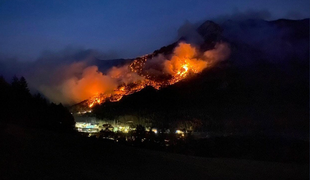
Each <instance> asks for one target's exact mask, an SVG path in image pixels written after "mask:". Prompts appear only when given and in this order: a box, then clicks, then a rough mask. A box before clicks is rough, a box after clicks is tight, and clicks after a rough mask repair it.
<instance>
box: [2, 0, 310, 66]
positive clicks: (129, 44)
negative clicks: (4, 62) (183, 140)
mask: <svg viewBox="0 0 310 180" xmlns="http://www.w3.org/2000/svg"><path fill="white" fill-rule="evenodd" d="M309 7H310V1H309V0H303V1H302V0H295V1H288V0H287V1H278V0H259V1H255V2H253V1H247V0H235V1H224V0H216V1H215V0H214V1H213V0H212V1H205V0H197V1H194V2H190V1H179V0H170V1H142V0H141V1H138V0H137V1H99V0H92V1H82V0H67V1H63V0H59V1H58V0H55V1H30V0H27V1H26V0H24V1H22V0H21V1H16V0H1V1H0V24H1V25H0V56H2V57H8V58H17V59H19V60H22V61H29V60H35V59H36V58H37V57H38V56H40V53H42V51H46V50H49V51H59V50H62V49H64V48H66V47H79V48H85V49H95V50H98V51H100V52H104V53H106V54H110V56H109V57H111V58H131V57H136V56H139V55H144V54H146V53H149V52H152V51H153V50H155V49H157V48H159V47H161V46H163V45H167V44H168V43H171V42H173V41H174V40H175V39H176V38H177V31H178V28H179V27H180V26H181V25H182V24H184V22H185V21H186V20H188V21H190V22H193V23H195V22H199V21H202V20H207V19H214V18H218V17H219V16H224V15H226V16H233V15H235V14H238V13H239V14H242V13H243V14H246V13H250V12H256V13H257V14H258V16H259V15H262V16H263V17H262V18H265V19H278V18H290V19H302V18H308V17H309V16H310V11H309ZM252 14H253V13H252ZM254 14H255V13H254Z"/></svg>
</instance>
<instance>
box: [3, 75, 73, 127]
mask: <svg viewBox="0 0 310 180" xmlns="http://www.w3.org/2000/svg"><path fill="white" fill-rule="evenodd" d="M0 109H1V110H0V121H1V124H2V125H5V124H7V123H12V124H17V125H19V126H24V127H33V128H44V129H50V130H56V131H69V130H72V129H73V127H74V124H75V121H74V118H73V116H72V115H71V113H70V112H69V111H68V110H67V108H65V107H64V106H63V105H62V104H58V105H56V104H54V103H50V102H48V101H47V100H46V99H45V98H44V97H42V95H41V94H39V93H37V94H34V95H32V94H31V93H30V91H29V89H28V85H27V81H26V79H25V78H24V77H21V78H18V77H16V76H15V77H13V80H12V83H8V82H7V81H6V80H5V79H4V78H3V77H2V76H0Z"/></svg>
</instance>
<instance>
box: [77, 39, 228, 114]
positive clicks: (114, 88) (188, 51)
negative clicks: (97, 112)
mask: <svg viewBox="0 0 310 180" xmlns="http://www.w3.org/2000/svg"><path fill="white" fill-rule="evenodd" d="M229 53H230V50H229V48H228V45H227V44H225V43H219V44H216V46H215V48H214V49H212V50H209V51H205V52H200V51H199V49H198V48H196V47H194V46H193V45H191V44H187V43H182V42H181V43H179V44H178V46H177V47H176V48H175V49H174V51H173V53H172V54H171V55H170V57H169V56H164V55H161V54H159V55H158V56H156V57H152V55H146V56H143V57H139V58H137V59H135V60H134V61H132V62H131V63H130V64H129V65H125V66H122V67H113V68H111V69H110V70H109V71H108V73H107V74H106V75H103V74H102V73H100V72H97V73H98V75H100V76H104V77H105V78H106V79H107V80H108V81H109V82H108V83H105V82H100V81H94V82H92V85H91V86H85V87H84V88H85V90H84V91H87V92H89V93H90V95H91V96H90V98H89V99H88V101H87V104H88V106H89V107H90V108H91V107H92V106H94V104H101V103H104V102H105V101H111V102H116V101H119V100H120V99H122V97H123V96H125V95H129V94H132V93H135V92H138V91H140V90H142V89H143V88H145V87H146V86H152V87H154V88H155V89H160V88H162V87H165V86H168V85H172V84H175V83H177V82H179V81H181V80H182V79H185V78H187V77H188V76H190V75H191V74H196V73H200V72H201V71H202V70H204V69H205V68H209V67H212V65H214V64H215V63H216V62H218V61H221V60H224V59H226V58H227V56H228V55H229ZM85 76H88V74H85ZM81 80H83V78H81ZM111 82H112V83H111ZM101 83H102V84H101ZM107 84H111V86H110V87H108V88H106V89H102V91H100V92H99V91H98V88H96V87H100V86H104V85H107ZM92 89H94V91H92ZM99 89H100V88H99Z"/></svg>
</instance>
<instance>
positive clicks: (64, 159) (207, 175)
mask: <svg viewBox="0 0 310 180" xmlns="http://www.w3.org/2000/svg"><path fill="white" fill-rule="evenodd" d="M0 143H1V152H0V158H1V160H0V167H1V172H0V179H107V178H110V179H308V177H309V167H308V164H296V163H274V162H262V161H251V160H240V159H229V158H202V157H193V156H186V155H178V154H170V153H166V152H158V151H151V150H146V149H139V148H134V147H129V146H123V145H119V144H116V143H114V142H111V141H99V140H97V139H91V138H85V137H81V136H79V135H78V134H76V135H75V134H60V133H54V132H45V131H43V130H42V131H41V130H35V129H25V128H20V127H17V126H13V125H8V126H6V127H4V128H3V129H2V130H1V137H0Z"/></svg>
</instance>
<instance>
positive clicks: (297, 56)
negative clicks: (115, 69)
mask: <svg viewBox="0 0 310 180" xmlns="http://www.w3.org/2000/svg"><path fill="white" fill-rule="evenodd" d="M197 32H198V33H199V34H200V35H201V36H202V37H203V39H204V42H203V43H202V44H200V48H201V49H204V50H205V49H212V48H213V47H214V45H215V43H216V42H219V41H226V42H229V44H230V46H231V51H232V54H231V56H230V58H229V59H228V60H227V61H225V62H222V63H220V64H218V65H217V66H216V67H214V68H212V69H207V70H205V71H203V72H202V73H201V74H198V75H194V76H192V77H190V78H188V79H185V80H183V81H181V82H179V83H177V84H175V85H172V86H168V87H166V88H163V89H161V90H158V91H157V90H154V89H153V88H151V87H150V88H145V89H144V90H142V91H140V92H137V93H135V94H132V95H129V96H125V97H123V99H122V100H121V101H119V102H106V103H104V104H101V105H99V106H96V107H95V108H94V113H95V114H96V116H97V117H99V118H103V117H106V118H114V117H117V116H120V115H126V114H132V115H137V116H142V117H148V118H151V119H153V120H154V121H160V122H162V123H164V124H167V126H169V124H171V123H173V122H175V121H178V120H180V119H194V118H198V119H201V120H203V121H204V123H205V125H206V128H207V129H208V130H210V131H215V130H219V131H227V132H239V133H265V134H274V135H275V134H277V135H279V134H281V135H283V136H293V137H307V133H308V127H309V126H308V125H309V123H308V114H309V113H308V97H309V95H308V92H309V87H308V82H309V76H308V74H309V68H308V63H309V62H308V60H309V59H308V58H309V33H308V32H309V19H304V20H285V19H280V20H276V21H264V20H253V19H252V20H246V21H231V20H230V21H226V22H224V23H222V24H221V25H218V24H216V23H214V22H212V21H206V22H205V23H203V24H202V25H201V26H200V27H199V28H198V29H197ZM179 41H186V37H182V38H181V39H180V40H179ZM177 43H178V42H176V43H173V44H170V45H168V46H165V47H162V48H160V49H159V50H156V51H154V52H153V53H152V54H151V55H150V56H156V55H157V54H169V53H171V52H172V51H173V49H174V48H175V47H176V45H177ZM125 61H126V60H120V62H122V63H123V62H125ZM127 61H129V60H127Z"/></svg>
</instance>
